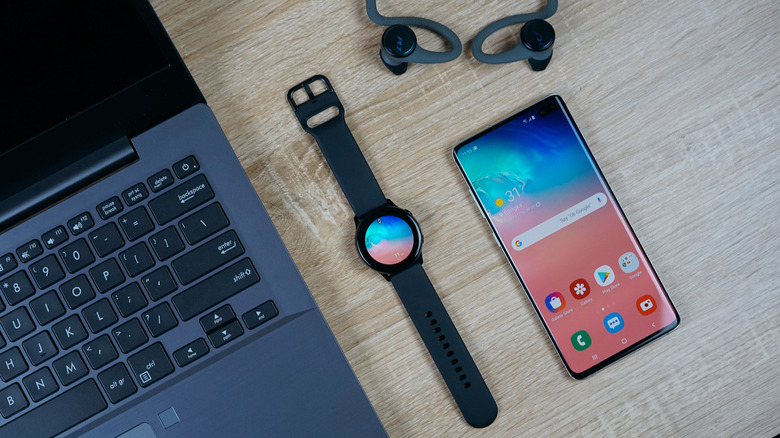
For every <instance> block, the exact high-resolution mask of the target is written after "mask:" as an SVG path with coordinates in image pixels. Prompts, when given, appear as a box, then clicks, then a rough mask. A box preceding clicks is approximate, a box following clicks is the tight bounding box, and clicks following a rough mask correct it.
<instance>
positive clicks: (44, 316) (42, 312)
mask: <svg viewBox="0 0 780 438" xmlns="http://www.w3.org/2000/svg"><path fill="white" fill-rule="evenodd" d="M30 309H31V310H32V313H33V315H35V319H37V320H38V324H40V325H46V324H48V323H50V322H52V321H54V320H55V319H57V318H59V317H60V316H62V314H64V313H65V308H64V307H62V303H61V302H60V299H59V298H58V297H57V294H56V293H55V292H54V291H49V292H46V293H45V294H43V295H41V296H40V297H38V298H36V299H34V300H32V301H30Z"/></svg>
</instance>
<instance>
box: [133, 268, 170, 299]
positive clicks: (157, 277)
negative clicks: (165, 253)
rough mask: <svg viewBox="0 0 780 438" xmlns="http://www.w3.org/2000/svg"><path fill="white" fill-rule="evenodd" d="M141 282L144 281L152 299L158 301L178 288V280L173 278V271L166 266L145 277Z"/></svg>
mask: <svg viewBox="0 0 780 438" xmlns="http://www.w3.org/2000/svg"><path fill="white" fill-rule="evenodd" d="M141 283H143V285H144V288H146V292H148V293H149V296H150V297H151V298H152V301H157V300H159V299H160V298H163V297H165V296H166V295H168V294H170V293H171V292H173V291H175V290H176V280H174V279H173V276H171V272H170V271H169V270H168V268H167V267H165V266H163V267H161V268H159V269H156V270H154V271H152V272H151V273H150V274H149V275H147V276H146V277H143V279H141Z"/></svg>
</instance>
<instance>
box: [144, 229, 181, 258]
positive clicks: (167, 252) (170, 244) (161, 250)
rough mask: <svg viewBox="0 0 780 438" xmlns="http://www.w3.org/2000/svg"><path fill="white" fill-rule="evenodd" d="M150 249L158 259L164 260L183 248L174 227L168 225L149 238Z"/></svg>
mask: <svg viewBox="0 0 780 438" xmlns="http://www.w3.org/2000/svg"><path fill="white" fill-rule="evenodd" d="M149 243H150V244H151V245H152V250H154V253H155V254H157V258H158V259H160V261H164V260H166V259H168V258H170V257H171V256H173V255H174V254H176V253H178V252H179V251H181V250H183V249H184V244H183V243H182V241H181V239H180V238H179V234H178V233H176V228H174V227H168V228H166V229H164V230H162V231H160V232H159V233H157V234H155V235H153V236H152V237H151V238H149Z"/></svg>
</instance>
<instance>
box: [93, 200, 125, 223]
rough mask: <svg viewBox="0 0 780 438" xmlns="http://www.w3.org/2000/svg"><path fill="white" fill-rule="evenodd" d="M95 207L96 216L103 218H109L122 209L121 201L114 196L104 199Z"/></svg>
mask: <svg viewBox="0 0 780 438" xmlns="http://www.w3.org/2000/svg"><path fill="white" fill-rule="evenodd" d="M95 208H96V209H97V212H98V216H100V218H101V219H103V220H105V219H108V218H110V217H111V216H113V215H115V214H117V213H119V212H120V211H122V210H123V209H124V207H123V206H122V201H120V200H119V198H118V197H116V196H114V197H112V198H111V199H106V200H105V201H103V202H101V203H100V204H98V206H97V207H95Z"/></svg>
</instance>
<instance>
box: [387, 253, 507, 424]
mask: <svg viewBox="0 0 780 438" xmlns="http://www.w3.org/2000/svg"><path fill="white" fill-rule="evenodd" d="M390 281H392V283H393V286H394V287H395V290H396V292H397V293H398V296H399V297H400V298H401V302H402V303H403V305H404V307H405V308H406V311H407V313H408V314H409V318H411V320H412V322H413V323H414V326H415V327H416V328H417V332H418V333H419V334H420V337H421V338H422V340H423V342H424V343H425V346H426V347H427V348H428V352H429V353H430V354H431V357H432V358H433V361H434V363H436V366H437V367H438V368H439V373H440V374H441V376H442V377H443V378H444V382H445V383H446V384H447V387H448V388H449V389H450V393H452V397H453V398H454V399H455V402H456V403H457V404H458V408H460V412H461V413H462V414H463V418H465V419H466V421H467V422H468V423H469V424H470V425H471V426H473V427H485V426H488V425H490V424H491V423H492V422H493V420H495V418H496V415H498V407H497V406H496V402H495V400H493V396H492V395H491V394H490V390H489V389H488V387H487V385H486V384H485V381H484V380H483V379H482V375H481V374H480V373H479V369H477V365H476V364H475V363H474V360H473V359H472V358H471V355H470V354H469V351H468V349H467V348H466V345H465V344H464V343H463V340H462V339H461V338H460V334H458V330H457V329H456V328H455V324H453V323H452V320H451V319H450V316H449V314H447V310H446V309H445V308H444V305H443V304H442V302H441V300H440V299H439V296H438V295H437V294H436V290H435V289H434V288H433V285H432V284H431V281H430V280H429V279H428V276H427V275H426V274H425V271H424V270H423V267H422V265H421V264H419V263H417V264H414V265H412V266H410V267H409V268H408V269H406V270H404V271H401V272H399V273H396V274H393V275H392V276H391V277H390Z"/></svg>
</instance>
